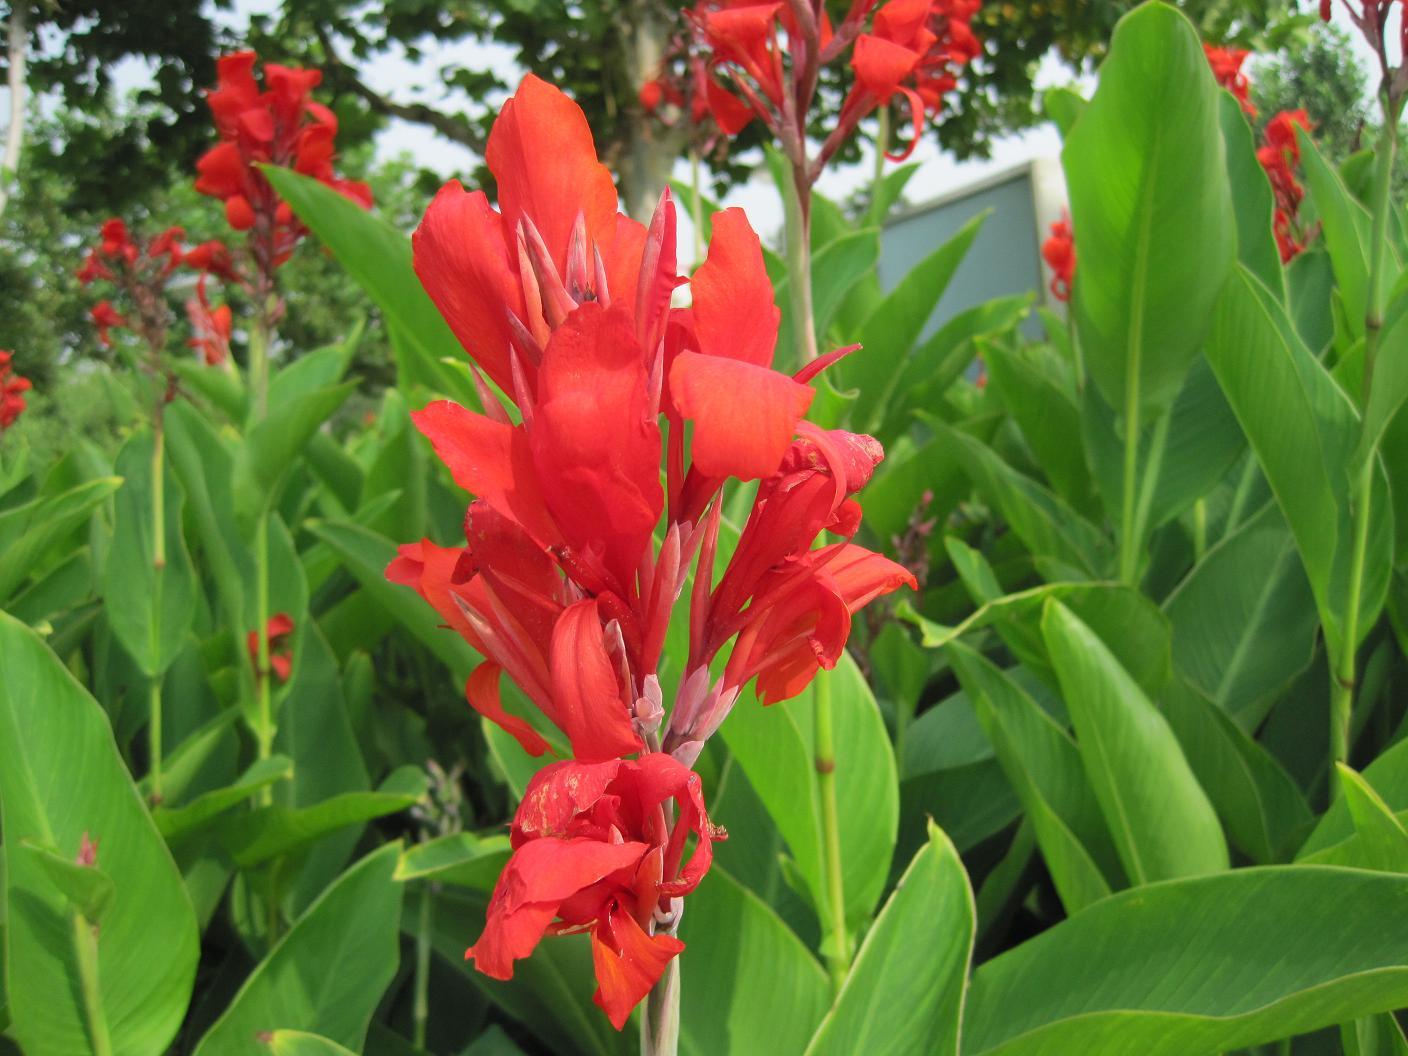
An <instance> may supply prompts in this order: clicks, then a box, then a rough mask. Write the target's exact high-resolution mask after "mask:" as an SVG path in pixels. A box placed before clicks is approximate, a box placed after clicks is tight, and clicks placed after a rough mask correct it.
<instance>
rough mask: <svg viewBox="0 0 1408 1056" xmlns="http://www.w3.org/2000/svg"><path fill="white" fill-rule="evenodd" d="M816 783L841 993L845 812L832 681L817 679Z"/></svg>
mask: <svg viewBox="0 0 1408 1056" xmlns="http://www.w3.org/2000/svg"><path fill="white" fill-rule="evenodd" d="M816 783H817V788H818V790H819V791H820V793H821V796H820V798H821V845H822V855H823V859H824V860H823V863H822V864H823V866H824V867H825V870H826V914H827V917H828V919H827V921H826V922H825V924H824V925H823V928H822V930H823V932H824V933H825V935H824V938H823V940H822V946H823V948H824V950H825V953H826V966H827V969H828V970H829V971H830V973H831V986H832V988H833V989H834V990H835V991H837V992H838V993H839V992H840V990H841V984H842V983H844V982H845V981H846V973H847V972H848V971H850V968H851V949H850V936H849V935H848V934H847V931H846V890H845V881H844V878H843V874H842V871H841V812H840V810H839V808H838V805H837V799H836V735H835V731H834V729H833V726H832V715H831V679H830V677H829V676H828V675H827V673H826V672H824V671H822V672H818V673H817V677H816Z"/></svg>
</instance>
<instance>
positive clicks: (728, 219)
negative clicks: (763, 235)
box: [690, 209, 782, 367]
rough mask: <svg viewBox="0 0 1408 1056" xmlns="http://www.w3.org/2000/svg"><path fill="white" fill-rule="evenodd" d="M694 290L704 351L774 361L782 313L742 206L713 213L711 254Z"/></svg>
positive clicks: (698, 333)
mask: <svg viewBox="0 0 1408 1056" xmlns="http://www.w3.org/2000/svg"><path fill="white" fill-rule="evenodd" d="M690 290H691V291H692V292H693V295H694V310H693V316H694V332H695V335H696V336H697V338H698V341H699V350H700V351H701V352H703V353H705V354H706V355H710V356H723V357H726V358H728V359H737V360H742V361H743V362H745V363H752V364H755V365H756V366H760V367H766V366H769V365H771V363H772V356H773V350H774V348H776V346H777V328H778V323H779V321H780V320H781V318H782V312H781V311H780V310H779V309H778V307H777V305H776V304H775V303H773V290H772V282H771V280H769V279H768V273H767V269H766V268H764V266H763V248H762V244H761V243H760V242H759V241H758V235H757V233H756V232H755V231H754V230H753V228H752V226H751V225H750V224H749V223H748V217H747V216H746V215H745V214H744V212H743V210H742V209H725V210H723V212H719V213H715V214H714V218H713V235H712V237H711V238H710V239H709V253H708V256H707V258H706V259H705V261H704V263H703V264H701V265H699V268H698V270H697V271H695V273H694V278H693V279H691V280H690Z"/></svg>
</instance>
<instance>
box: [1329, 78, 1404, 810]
mask: <svg viewBox="0 0 1408 1056" xmlns="http://www.w3.org/2000/svg"><path fill="white" fill-rule="evenodd" d="M1382 101H1383V109H1384V128H1383V132H1382V133H1381V134H1380V136H1379V145H1378V150H1377V152H1376V154H1375V159H1374V186H1373V200H1372V202H1371V203H1370V204H1371V205H1372V213H1371V216H1370V220H1371V223H1372V224H1373V228H1372V231H1373V234H1372V237H1371V239H1370V243H1369V247H1370V248H1369V292H1368V298H1367V300H1366V303H1365V306H1364V382H1363V385H1362V388H1361V392H1360V406H1361V407H1367V406H1368V405H1369V397H1370V394H1371V393H1372V391H1373V384H1374V361H1375V358H1376V357H1377V355H1378V347H1379V337H1380V334H1381V332H1382V330H1383V285H1384V267H1385V264H1386V258H1387V255H1388V254H1387V247H1388V222H1389V215H1390V213H1391V211H1392V209H1393V200H1392V196H1391V193H1390V192H1391V190H1392V186H1393V162H1394V156H1395V155H1396V153H1397V150H1398V113H1397V111H1398V109H1399V108H1398V106H1396V105H1393V104H1391V103H1390V101H1389V100H1388V98H1387V96H1385V97H1384V98H1383V100H1382ZM1377 458H1378V451H1377V450H1374V451H1370V452H1369V454H1368V457H1367V458H1365V460H1364V465H1363V466H1361V467H1360V469H1359V473H1358V476H1357V478H1356V480H1355V482H1354V493H1353V495H1352V497H1351V506H1350V517H1351V519H1352V522H1351V523H1352V525H1353V529H1352V539H1353V544H1352V545H1353V549H1352V550H1351V551H1350V559H1349V583H1348V585H1347V587H1346V590H1345V599H1344V600H1345V607H1344V620H1343V626H1342V627H1341V631H1342V633H1341V637H1340V643H1339V655H1338V656H1336V657H1334V658H1333V660H1334V664H1333V670H1332V671H1331V674H1330V771H1329V772H1330V773H1331V774H1333V773H1334V764H1335V763H1343V762H1346V761H1348V759H1349V749H1350V743H1349V742H1350V724H1351V722H1352V721H1353V716H1354V690H1355V658H1356V655H1357V653H1358V646H1359V609H1360V605H1361V602H1362V598H1363V592H1364V563H1365V560H1366V558H1367V556H1368V552H1369V519H1370V516H1371V514H1372V510H1371V505H1372V499H1373V487H1374V464H1375V462H1376V460H1377ZM1335 789H1336V785H1335V782H1334V781H1331V782H1330V797H1331V798H1332V799H1333V798H1334V797H1335V795H1336V791H1335Z"/></svg>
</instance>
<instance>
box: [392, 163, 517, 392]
mask: <svg viewBox="0 0 1408 1056" xmlns="http://www.w3.org/2000/svg"><path fill="white" fill-rule="evenodd" d="M412 246H413V247H414V259H415V269H416V275H417V276H418V277H419V278H420V281H421V285H422V286H424V287H425V292H426V293H428V294H429V295H430V299H431V300H432V301H434V302H435V307H437V308H438V309H440V314H441V315H443V316H444V317H445V321H446V322H447V323H449V324H450V329H451V330H453V331H454V332H455V336H456V337H458V338H459V339H460V344H462V345H464V347H465V349H466V350H467V351H468V352H469V354H470V357H471V358H472V359H473V360H474V361H475V362H476V363H477V364H479V367H480V369H482V370H483V371H484V373H486V374H488V375H489V377H491V378H493V379H494V382H495V384H497V385H498V386H499V388H501V389H503V390H504V391H505V392H512V391H513V372H512V371H511V369H510V367H509V343H510V339H511V336H512V331H511V330H510V329H509V324H508V322H507V318H508V317H507V315H506V312H508V311H512V312H514V314H516V315H517V316H518V317H519V318H520V319H521V318H523V314H524V308H523V293H522V289H521V287H520V286H519V282H518V272H517V270H516V269H515V268H513V267H511V266H510V263H509V252H508V248H507V246H506V245H505V243H504V235H503V227H502V224H501V222H500V219H499V215H498V214H497V213H495V212H494V210H493V209H492V208H491V207H490V205H489V200H488V199H487V198H485V197H484V193H483V192H482V191H474V192H466V191H465V189H464V188H463V187H461V186H460V184H459V181H458V180H451V181H450V182H449V183H447V184H445V186H443V187H441V188H440V191H439V193H437V194H436V195H435V199H434V200H433V201H432V202H431V203H430V208H428V209H427V210H426V211H425V218H424V219H423V220H422V221H421V223H420V226H419V227H418V228H416V233H415V235H414V237H413V238H412ZM523 367H524V369H525V370H526V371H528V372H529V374H530V378H531V374H532V371H533V369H534V367H533V364H532V363H530V362H527V361H526V360H525V361H524V362H523Z"/></svg>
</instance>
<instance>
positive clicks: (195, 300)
mask: <svg viewBox="0 0 1408 1056" xmlns="http://www.w3.org/2000/svg"><path fill="white" fill-rule="evenodd" d="M186 318H187V319H188V320H189V321H190V324H191V334H192V336H191V338H190V339H189V340H188V341H187V342H186V345H187V347H189V348H193V349H195V350H196V351H197V352H199V353H200V357H201V360H202V361H203V362H204V363H205V365H206V366H207V367H215V366H219V365H220V364H222V363H224V362H226V361H227V360H228V359H229V358H230V334H231V330H232V328H233V323H234V320H233V317H232V314H231V312H230V306H229V305H228V304H221V305H217V306H216V307H213V308H212V307H211V306H210V304H209V303H208V302H207V301H205V300H204V299H203V298H200V297H192V298H190V299H189V300H187V301H186Z"/></svg>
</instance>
